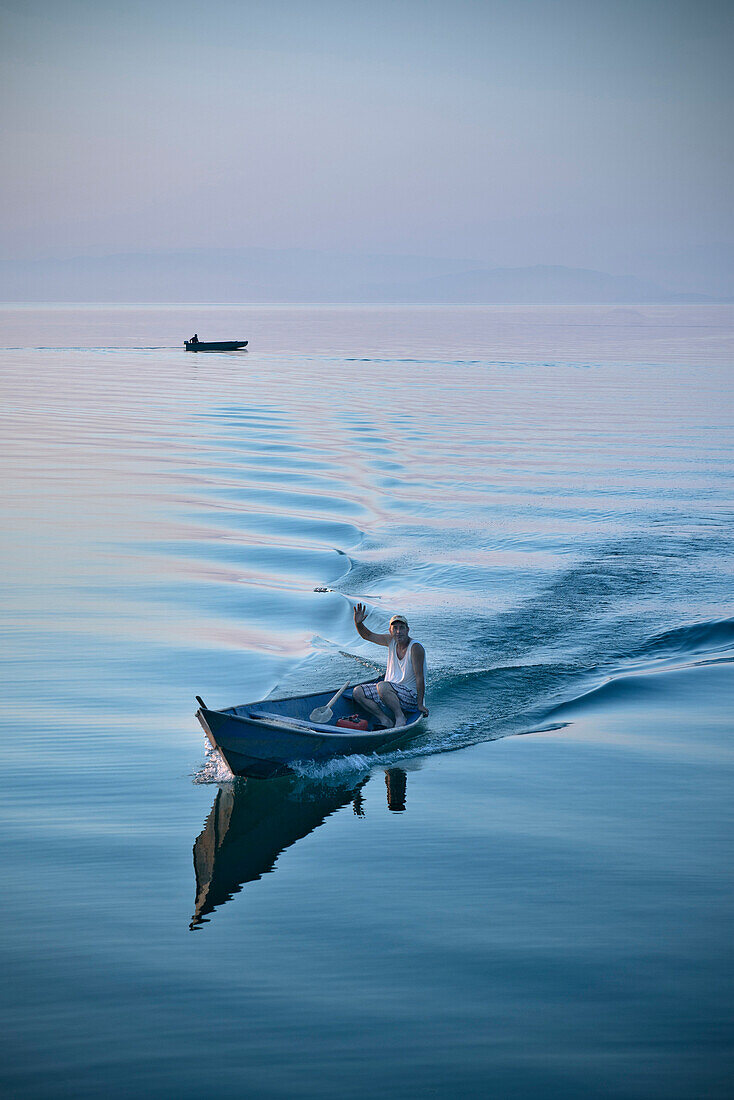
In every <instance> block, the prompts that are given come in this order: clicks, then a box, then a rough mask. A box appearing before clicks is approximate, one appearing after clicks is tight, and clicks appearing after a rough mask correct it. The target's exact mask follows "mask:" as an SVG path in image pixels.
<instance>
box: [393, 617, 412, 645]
mask: <svg viewBox="0 0 734 1100" xmlns="http://www.w3.org/2000/svg"><path fill="white" fill-rule="evenodd" d="M390 634H391V636H392V637H393V638H394V639H395V641H396V642H404V641H405V640H406V639H407V637H408V628H407V626H406V625H405V623H401V622H397V623H392V624H391V625H390Z"/></svg>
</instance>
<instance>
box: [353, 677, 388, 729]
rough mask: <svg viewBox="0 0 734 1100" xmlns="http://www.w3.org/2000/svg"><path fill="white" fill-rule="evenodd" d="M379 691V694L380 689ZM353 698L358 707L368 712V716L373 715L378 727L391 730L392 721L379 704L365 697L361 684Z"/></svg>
mask: <svg viewBox="0 0 734 1100" xmlns="http://www.w3.org/2000/svg"><path fill="white" fill-rule="evenodd" d="M377 690H378V692H379V690H380V689H379V687H378V689H377ZM393 694H394V692H393ZM352 697H353V699H354V701H355V703H356V704H357V705H358V706H360V707H363V709H364V710H366V711H367V713H368V714H371V715H372V717H373V718H374V720H375V721H376V722H377V724H378V725H380V726H382V727H383V729H389V728H390V726H391V725H392V723H391V722H390V719H389V718H388V716H387V715H386V714H385V712H384V710H383V709H382V707H381V706H380V704H379V703H376V702H375V701H374V700H373V699H370V697H369V696H368V695H365V693H364V690H363V688H362V685H361V684H357V686H356V687H355V689H354V691H353V692H352Z"/></svg>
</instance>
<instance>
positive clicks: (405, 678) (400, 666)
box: [354, 603, 428, 729]
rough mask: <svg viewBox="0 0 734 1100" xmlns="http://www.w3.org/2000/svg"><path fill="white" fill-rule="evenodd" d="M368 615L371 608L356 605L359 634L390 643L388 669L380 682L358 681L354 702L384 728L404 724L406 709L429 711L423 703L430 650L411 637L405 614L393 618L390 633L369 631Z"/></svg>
mask: <svg viewBox="0 0 734 1100" xmlns="http://www.w3.org/2000/svg"><path fill="white" fill-rule="evenodd" d="M366 618H367V608H366V607H365V606H364V604H362V603H358V604H357V605H356V606H355V608H354V625H355V626H356V628H357V633H358V634H359V635H360V636H361V637H362V638H366V639H367V641H368V642H374V643H375V645H384V646H387V649H388V653H387V669H386V670H385V679H384V680H380V682H379V683H378V684H358V685H357V687H355V689H354V701H355V703H357V704H359V706H361V707H364V709H365V710H366V711H367V712H368V713H369V714H371V715H372V717H373V718H374V719H375V721H376V722H377V723H379V725H381V726H382V727H383V728H385V729H390V728H391V727H392V726H404V725H406V718H405V711H406V710H419V711H420V712H421V714H423V715H426V714H428V708H427V707H426V706H424V703H423V696H424V693H425V688H426V685H425V667H426V651H425V650H424V648H423V646H422V645H421V644H420V642H415V641H413V639H412V638H411V637H410V632H409V629H408V620H407V619H405V618H404V617H403V616H402V615H393V617H392V619H390V633H389V634H375V633H374V631H372V630H368V628H367V627H366V626H365V625H364V621H365V619H366ZM388 716H389V717H388Z"/></svg>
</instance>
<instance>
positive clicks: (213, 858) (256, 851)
mask: <svg viewBox="0 0 734 1100" xmlns="http://www.w3.org/2000/svg"><path fill="white" fill-rule="evenodd" d="M366 782H367V780H366V779H363V780H361V781H359V782H357V783H355V782H354V781H353V782H352V784H351V785H341V786H338V787H333V786H332V787H327V786H320V785H319V786H316V785H313V784H309V785H308V786H304V785H303V783H300V782H299V781H298V780H297V779H295V778H294V777H292V776H287V777H285V778H283V779H277V780H275V781H274V782H271V783H262V782H259V781H258V780H256V779H248V780H247V782H246V783H235V784H233V785H232V786H226V787H221V788H220V789H219V791H218V792H217V797H216V798H215V800H214V805H213V806H212V808H211V812H210V814H209V817H208V818H207V819H206V824H205V825H204V829H203V831H202V832H201V833H200V834H199V836H198V837H197V838H196V842H195V844H194V873H195V874H196V903H195V910H194V916H193V918H192V920H191V928H196V927H198V925H200V924H201V923H202V922H203V920H204V918H205V916H206V915H207V913H211V912H213V910H214V909H216V907H217V906H218V905H223V904H224V903H225V902H226V901H229V899H230V898H231V897H232V895H233V894H236V893H238V891H239V890H241V889H242V887H243V886H244V885H245V883H248V882H253V881H255V880H257V879H259V878H261V877H262V876H263V875H265V874H267V873H268V871H272V870H273V868H274V866H275V863H276V861H277V859H278V856H279V855H280V853H281V852H282V851H283V850H284V849H285V848H289V847H290V846H291V844H295V842H296V841H297V840H300V839H301V837H304V836H307V835H308V834H309V833H310V832H312V831H313V830H314V829H316V828H318V826H319V825H321V824H323V822H324V821H325V820H326V818H327V817H329V815H330V814H333V813H334V812H335V811H336V810H338V809H340V808H341V807H342V806H346V804H347V803H348V802H351V801H353V800H354V802H355V813H358V814H361V812H362V811H361V801H360V798H359V792H360V789H361V788H362V787H363V786H364V784H365V783H366Z"/></svg>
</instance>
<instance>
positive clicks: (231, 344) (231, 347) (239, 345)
mask: <svg viewBox="0 0 734 1100" xmlns="http://www.w3.org/2000/svg"><path fill="white" fill-rule="evenodd" d="M248 343H249V341H248V340H208V341H204V340H199V339H196V340H184V347H185V348H186V350H187V351H242V349H243V348H246V347H247V345H248Z"/></svg>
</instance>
